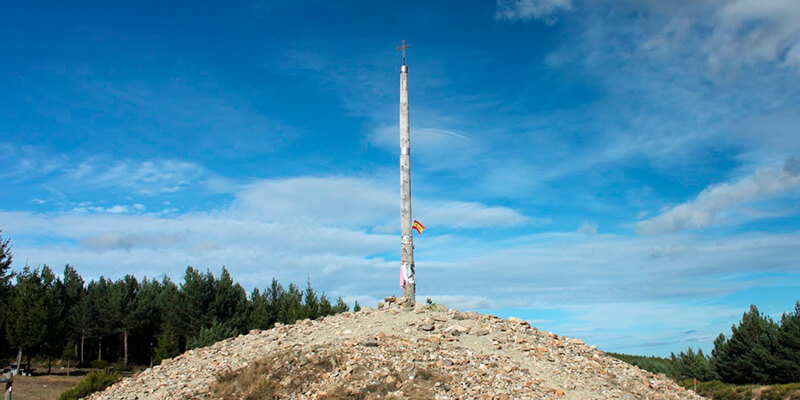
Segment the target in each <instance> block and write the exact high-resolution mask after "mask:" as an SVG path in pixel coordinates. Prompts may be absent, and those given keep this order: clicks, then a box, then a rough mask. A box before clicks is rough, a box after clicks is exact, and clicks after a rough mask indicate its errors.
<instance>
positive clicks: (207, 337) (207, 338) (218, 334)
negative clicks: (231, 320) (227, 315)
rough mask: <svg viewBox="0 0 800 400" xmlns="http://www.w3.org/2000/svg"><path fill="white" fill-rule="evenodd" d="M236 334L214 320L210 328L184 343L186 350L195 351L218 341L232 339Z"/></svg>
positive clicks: (234, 330) (231, 328)
mask: <svg viewBox="0 0 800 400" xmlns="http://www.w3.org/2000/svg"><path fill="white" fill-rule="evenodd" d="M237 334H238V332H237V330H236V329H235V328H233V327H231V326H228V325H227V324H224V323H219V322H217V321H216V320H214V321H213V322H212V323H211V326H209V327H207V328H203V329H201V330H200V334H199V335H198V336H197V337H194V338H190V339H189V341H188V342H187V343H186V348H187V349H196V348H199V347H206V346H211V345H212V344H214V343H216V342H219V341H220V340H224V339H227V338H229V337H234V336H236V335H237Z"/></svg>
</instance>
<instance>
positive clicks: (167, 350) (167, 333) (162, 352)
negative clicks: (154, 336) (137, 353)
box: [155, 322, 180, 364]
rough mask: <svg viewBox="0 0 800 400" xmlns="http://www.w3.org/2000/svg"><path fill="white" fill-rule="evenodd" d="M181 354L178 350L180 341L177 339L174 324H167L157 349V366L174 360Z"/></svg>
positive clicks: (159, 338)
mask: <svg viewBox="0 0 800 400" xmlns="http://www.w3.org/2000/svg"><path fill="white" fill-rule="evenodd" d="M178 354H180V350H178V339H177V338H176V337H175V329H174V328H173V327H172V324H170V323H169V322H167V323H166V324H164V330H163V331H162V332H161V334H160V335H159V336H158V346H157V347H156V360H155V362H156V364H161V361H163V360H165V359H167V358H172V357H175V356H177V355H178Z"/></svg>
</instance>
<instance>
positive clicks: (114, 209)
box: [105, 205, 128, 214]
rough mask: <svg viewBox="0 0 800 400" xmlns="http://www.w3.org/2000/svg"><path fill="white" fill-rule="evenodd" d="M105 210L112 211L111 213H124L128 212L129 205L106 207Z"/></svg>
mask: <svg viewBox="0 0 800 400" xmlns="http://www.w3.org/2000/svg"><path fill="white" fill-rule="evenodd" d="M105 212H107V213H111V214H123V213H126V212H128V207H126V206H121V205H115V206H112V207H108V208H106V209H105Z"/></svg>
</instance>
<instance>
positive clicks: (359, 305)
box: [353, 300, 361, 312]
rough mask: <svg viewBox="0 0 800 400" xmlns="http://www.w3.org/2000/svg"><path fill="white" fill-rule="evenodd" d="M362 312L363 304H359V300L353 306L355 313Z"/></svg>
mask: <svg viewBox="0 0 800 400" xmlns="http://www.w3.org/2000/svg"><path fill="white" fill-rule="evenodd" d="M359 311H361V304H358V300H356V304H354V305H353V312H359Z"/></svg>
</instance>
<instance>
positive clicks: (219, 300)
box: [205, 267, 248, 333]
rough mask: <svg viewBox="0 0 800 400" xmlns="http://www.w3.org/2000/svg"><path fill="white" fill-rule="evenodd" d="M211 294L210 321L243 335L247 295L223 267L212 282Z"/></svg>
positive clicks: (245, 323)
mask: <svg viewBox="0 0 800 400" xmlns="http://www.w3.org/2000/svg"><path fill="white" fill-rule="evenodd" d="M213 294H214V300H213V302H212V304H211V306H212V315H211V321H213V320H217V321H219V322H221V323H224V324H225V325H227V326H230V327H232V328H233V329H235V330H236V331H237V332H239V333H244V332H245V329H246V326H247V308H248V304H247V294H246V292H245V291H244V288H242V286H241V285H239V284H238V283H235V282H234V281H233V278H231V274H230V273H229V272H228V269H227V268H225V267H222V273H221V274H220V277H219V279H217V280H216V281H215V282H214V287H213ZM205 326H210V324H207V325H205Z"/></svg>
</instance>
